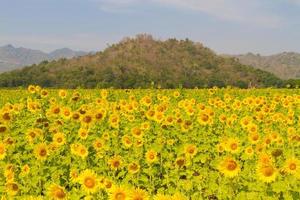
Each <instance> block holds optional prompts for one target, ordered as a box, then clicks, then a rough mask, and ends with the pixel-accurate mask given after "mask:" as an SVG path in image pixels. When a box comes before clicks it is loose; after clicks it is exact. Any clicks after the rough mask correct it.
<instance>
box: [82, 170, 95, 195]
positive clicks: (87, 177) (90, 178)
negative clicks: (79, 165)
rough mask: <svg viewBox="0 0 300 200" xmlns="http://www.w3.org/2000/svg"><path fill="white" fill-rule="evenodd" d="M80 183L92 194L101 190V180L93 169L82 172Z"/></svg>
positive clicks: (85, 190)
mask: <svg viewBox="0 0 300 200" xmlns="http://www.w3.org/2000/svg"><path fill="white" fill-rule="evenodd" d="M79 179H80V184H81V188H82V190H83V191H84V192H86V193H88V194H91V193H96V192H98V190H99V181H98V179H97V175H96V173H95V172H94V171H93V170H90V169H86V170H84V171H83V172H82V173H81V174H80V177H79Z"/></svg>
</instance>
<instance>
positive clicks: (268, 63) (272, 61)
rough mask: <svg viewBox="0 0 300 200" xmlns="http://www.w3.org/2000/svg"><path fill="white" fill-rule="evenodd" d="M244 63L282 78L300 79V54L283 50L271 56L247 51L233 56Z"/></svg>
mask: <svg viewBox="0 0 300 200" xmlns="http://www.w3.org/2000/svg"><path fill="white" fill-rule="evenodd" d="M233 57H235V58H238V59H239V61H240V62H241V63H243V64H245V65H251V66H253V67H256V68H258V69H262V70H265V71H268V72H271V73H273V74H275V75H277V76H278V77H280V78H282V79H300V54H299V53H294V52H284V53H280V54H275V55H271V56H261V55H259V54H253V53H248V54H244V55H236V56H233Z"/></svg>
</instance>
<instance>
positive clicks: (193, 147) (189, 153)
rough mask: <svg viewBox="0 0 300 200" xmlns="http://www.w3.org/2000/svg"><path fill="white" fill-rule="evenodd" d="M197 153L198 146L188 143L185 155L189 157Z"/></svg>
mask: <svg viewBox="0 0 300 200" xmlns="http://www.w3.org/2000/svg"><path fill="white" fill-rule="evenodd" d="M196 154H197V147H196V145H194V144H188V145H186V147H185V155H187V156H188V157H191V158H192V157H194V156H195V155H196Z"/></svg>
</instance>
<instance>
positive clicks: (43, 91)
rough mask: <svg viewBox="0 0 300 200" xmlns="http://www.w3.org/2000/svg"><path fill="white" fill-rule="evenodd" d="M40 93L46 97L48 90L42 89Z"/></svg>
mask: <svg viewBox="0 0 300 200" xmlns="http://www.w3.org/2000/svg"><path fill="white" fill-rule="evenodd" d="M40 94H41V97H42V98H46V97H48V94H49V92H48V90H45V89H42V90H41V92H40Z"/></svg>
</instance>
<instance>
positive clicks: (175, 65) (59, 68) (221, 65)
mask: <svg viewBox="0 0 300 200" xmlns="http://www.w3.org/2000/svg"><path fill="white" fill-rule="evenodd" d="M153 82H154V83H155V84H156V85H160V86H161V87H162V88H176V87H179V86H180V85H181V86H182V87H186V88H193V87H212V86H219V87H224V86H227V85H232V86H237V87H242V88H246V87H249V86H256V87H269V86H280V85H281V84H282V80H281V79H279V78H277V77H276V76H275V75H273V74H272V73H269V72H265V71H263V70H260V69H255V68H253V67H251V66H247V65H244V64H241V63H240V62H239V61H237V59H236V58H231V57H230V58H225V57H222V56H219V55H217V54H216V53H215V52H214V51H212V50H211V49H209V48H207V47H205V46H204V45H203V44H201V43H198V42H193V41H191V40H189V39H185V40H177V39H174V38H171V39H167V40H164V41H163V40H157V39H154V38H153V37H152V36H151V35H147V34H140V35H137V36H136V37H133V38H125V39H123V40H122V41H120V42H119V43H116V44H112V45H110V46H109V47H107V48H106V49H104V50H103V51H100V52H97V53H95V54H89V55H85V56H81V57H75V58H71V59H59V60H53V61H44V62H42V63H40V64H38V65H32V66H28V67H25V68H22V69H18V70H14V71H11V72H6V73H2V74H1V75H0V87H17V86H27V85H29V84H39V85H41V86H44V87H60V88H76V87H84V88H94V87H115V88H147V87H149V86H150V84H151V83H153Z"/></svg>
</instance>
